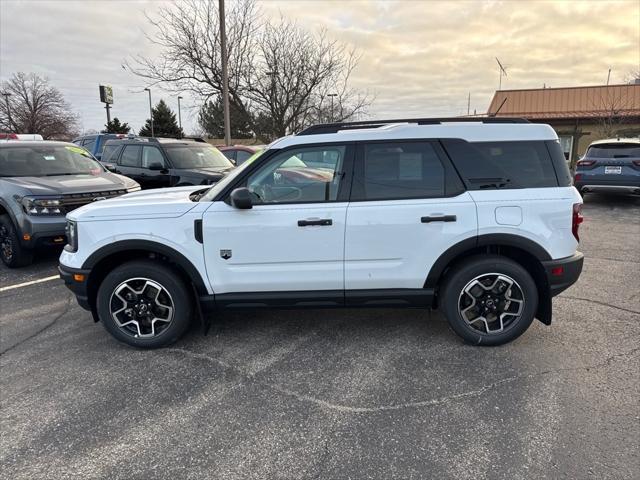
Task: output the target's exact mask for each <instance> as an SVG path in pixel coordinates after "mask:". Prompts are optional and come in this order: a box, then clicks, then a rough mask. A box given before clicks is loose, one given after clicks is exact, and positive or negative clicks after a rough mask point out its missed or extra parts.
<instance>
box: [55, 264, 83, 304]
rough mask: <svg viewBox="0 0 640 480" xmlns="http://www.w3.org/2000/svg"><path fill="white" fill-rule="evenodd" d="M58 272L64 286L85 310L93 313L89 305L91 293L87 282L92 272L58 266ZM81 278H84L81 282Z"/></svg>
mask: <svg viewBox="0 0 640 480" xmlns="http://www.w3.org/2000/svg"><path fill="white" fill-rule="evenodd" d="M58 272H59V273H60V278H61V279H62V280H64V284H65V285H66V286H67V288H68V289H69V290H71V291H72V292H73V294H74V295H75V296H76V300H77V301H78V305H80V306H81V307H82V308H84V309H85V310H89V311H91V304H90V303H89V293H88V288H87V280H88V279H89V274H90V273H91V270H82V269H79V268H70V267H67V266H65V265H62V264H60V265H58ZM80 276H82V277H81V278H82V279H81V280H80Z"/></svg>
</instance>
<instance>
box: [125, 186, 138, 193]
mask: <svg viewBox="0 0 640 480" xmlns="http://www.w3.org/2000/svg"><path fill="white" fill-rule="evenodd" d="M139 191H140V185H134V186H133V187H129V188H127V193H131V192H139Z"/></svg>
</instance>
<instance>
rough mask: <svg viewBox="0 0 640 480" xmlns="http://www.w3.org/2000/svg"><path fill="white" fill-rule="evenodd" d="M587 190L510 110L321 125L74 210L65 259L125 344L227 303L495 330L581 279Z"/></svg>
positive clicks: (539, 311)
mask: <svg viewBox="0 0 640 480" xmlns="http://www.w3.org/2000/svg"><path fill="white" fill-rule="evenodd" d="M581 203H582V201H581V198H580V195H579V194H578V192H577V191H576V189H575V188H573V186H572V185H571V176H570V173H569V170H568V168H567V165H566V162H565V160H564V155H563V153H562V149H561V148H560V144H559V142H558V137H557V136H556V134H555V132H554V131H553V129H551V127H549V126H548V125H540V124H530V123H528V122H527V121H526V120H517V119H497V118H484V119H473V120H472V121H469V120H468V119H442V120H438V119H422V120H392V121H375V122H356V123H350V124H331V125H318V126H315V127H311V128H309V129H307V130H305V131H303V132H301V133H300V134H298V135H296V136H292V137H287V138H284V139H281V140H279V141H276V142H274V143H273V144H272V145H270V146H269V147H268V149H267V150H266V151H265V152H264V153H263V154H262V155H261V156H260V157H258V158H257V159H256V160H255V161H253V162H250V163H245V164H243V165H242V166H240V167H239V168H238V169H236V170H235V171H233V172H232V173H230V174H229V175H228V176H227V177H225V178H224V179H223V180H221V181H220V182H218V183H217V184H216V185H214V186H212V187H207V188H203V187H202V186H199V187H181V188H171V189H161V190H151V191H143V192H138V193H133V194H128V195H124V196H122V197H119V198H116V199H109V200H106V201H101V202H96V203H93V204H90V205H87V206H84V207H82V208H79V209H77V210H74V211H73V212H71V213H70V214H69V215H68V221H69V225H68V238H69V244H68V245H67V246H66V247H65V250H64V252H63V253H62V255H61V257H60V273H61V276H62V277H63V278H64V280H65V282H66V283H67V285H68V286H69V288H70V289H71V290H72V291H73V292H75V294H76V296H77V299H78V301H79V303H80V305H82V306H83V307H84V308H86V309H88V310H90V311H91V312H92V313H93V317H94V319H95V320H96V321H98V320H100V321H102V323H103V324H104V326H105V327H106V329H107V330H108V331H109V332H110V333H111V334H113V335H114V336H115V337H116V338H117V339H119V340H121V341H123V342H125V343H128V344H130V345H134V346H137V347H160V346H165V345H168V344H171V343H172V342H174V341H176V340H177V339H178V338H179V337H180V336H181V335H182V334H183V333H184V332H185V331H186V329H187V327H188V326H189V323H190V322H191V321H192V319H194V318H197V319H200V321H202V322H204V323H205V324H206V318H207V314H208V313H209V312H211V311H212V310H216V309H223V308H258V307H271V308H282V307H295V308H311V307H313V308H326V307H343V306H346V307H402V306H407V307H419V308H429V307H437V308H440V309H441V310H442V311H443V312H444V314H445V316H446V317H447V319H448V321H449V323H450V324H451V327H452V328H453V330H454V331H455V332H456V333H457V334H459V335H460V336H461V337H462V338H463V339H464V340H466V341H467V342H470V343H473V344H481V345H498V344H502V343H505V342H508V341H510V340H513V339H514V338H516V337H518V336H519V335H521V334H522V333H523V332H524V331H525V330H526V329H527V328H528V326H529V325H530V324H531V322H532V321H533V319H534V318H535V317H537V318H538V319H539V320H541V321H542V322H543V323H545V324H550V323H551V316H552V315H551V310H552V308H551V297H552V296H554V295H556V294H558V293H559V292H561V291H563V290H564V289H566V288H568V287H569V286H570V285H572V284H573V283H574V282H575V281H576V280H577V278H578V276H579V274H580V272H581V269H582V262H583V256H582V254H581V253H579V252H577V251H576V249H577V246H578V227H579V225H580V223H581V222H582V216H581V214H580V207H581Z"/></svg>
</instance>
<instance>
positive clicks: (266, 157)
mask: <svg viewBox="0 0 640 480" xmlns="http://www.w3.org/2000/svg"><path fill="white" fill-rule="evenodd" d="M356 143H357V142H321V143H305V144H297V145H291V146H289V147H286V148H274V149H270V150H267V151H266V152H265V153H263V154H262V155H260V156H259V157H258V158H257V159H256V160H254V161H253V162H252V163H251V166H250V167H249V168H247V171H245V172H244V173H243V175H242V176H241V177H239V178H237V179H236V180H235V182H233V183H232V184H230V185H228V186H227V187H226V188H225V189H224V190H223V191H221V192H220V193H219V194H218V195H217V196H216V197H214V198H213V199H212V200H211V202H218V201H223V202H225V203H226V204H229V205H230V204H231V200H230V198H229V196H230V195H231V192H232V191H233V190H234V189H236V188H239V187H242V186H244V185H243V184H246V181H247V179H248V178H249V177H250V176H251V175H252V174H253V173H254V172H255V171H256V170H258V168H260V167H261V166H263V165H264V164H265V163H268V162H269V161H270V160H271V159H272V158H273V157H275V156H276V155H279V154H281V153H286V152H288V151H291V150H300V149H303V148H322V147H345V154H344V163H343V165H342V170H343V172H342V173H343V175H342V180H341V181H340V187H339V188H338V194H337V196H336V199H335V200H326V201H322V202H278V203H261V204H256V206H278V205H324V204H330V203H345V202H349V198H350V196H351V187H352V177H353V164H354V157H355V147H356Z"/></svg>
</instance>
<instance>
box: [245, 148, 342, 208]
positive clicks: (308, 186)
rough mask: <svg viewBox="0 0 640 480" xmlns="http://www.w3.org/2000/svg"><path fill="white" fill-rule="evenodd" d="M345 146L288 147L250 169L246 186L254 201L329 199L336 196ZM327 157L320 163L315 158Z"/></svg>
mask: <svg viewBox="0 0 640 480" xmlns="http://www.w3.org/2000/svg"><path fill="white" fill-rule="evenodd" d="M345 150H346V147H344V146H334V145H331V146H324V147H308V148H301V149H295V150H288V151H286V152H283V153H280V154H278V155H276V156H275V157H274V158H272V159H271V160H270V161H268V162H267V163H266V164H265V165H263V166H262V167H260V168H259V169H258V170H257V171H256V172H254V173H253V174H252V175H251V176H250V177H249V178H248V180H247V188H248V189H249V191H250V192H251V193H252V195H253V201H254V203H255V204H261V203H262V204H271V203H301V202H330V201H335V200H336V199H337V198H338V189H339V187H340V180H341V179H342V166H343V165H344V156H345ZM318 158H323V159H327V161H326V162H323V163H322V164H321V165H318V163H317V162H315V160H316V159H318Z"/></svg>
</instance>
